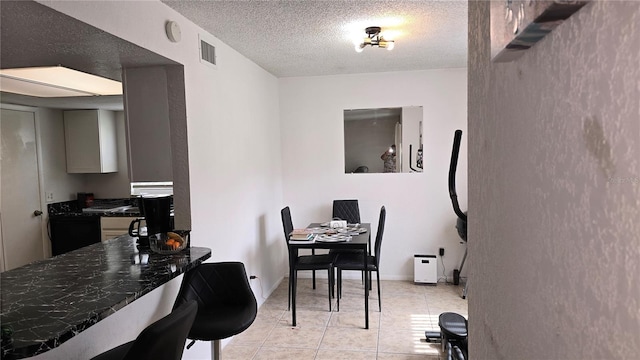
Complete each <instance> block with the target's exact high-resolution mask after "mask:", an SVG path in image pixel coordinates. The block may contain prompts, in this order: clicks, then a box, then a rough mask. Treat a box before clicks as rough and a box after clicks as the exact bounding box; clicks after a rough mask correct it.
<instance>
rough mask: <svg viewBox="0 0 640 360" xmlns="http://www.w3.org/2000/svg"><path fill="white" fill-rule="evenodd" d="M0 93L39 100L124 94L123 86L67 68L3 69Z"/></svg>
mask: <svg viewBox="0 0 640 360" xmlns="http://www.w3.org/2000/svg"><path fill="white" fill-rule="evenodd" d="M0 91H6V92H10V93H15V94H22V95H29V96H37V97H68V96H99V95H122V83H120V82H118V81H115V80H111V79H107V78H103V77H100V76H96V75H92V74H87V73H84V72H81V71H77V70H73V69H69V68H66V67H63V66H46V67H33V68H16V69H1V70H0Z"/></svg>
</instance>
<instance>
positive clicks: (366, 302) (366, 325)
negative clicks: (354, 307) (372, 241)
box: [363, 249, 370, 329]
mask: <svg viewBox="0 0 640 360" xmlns="http://www.w3.org/2000/svg"><path fill="white" fill-rule="evenodd" d="M363 253H364V256H363V258H364V267H363V269H366V268H367V258H368V256H367V249H364V252H363ZM363 272H364V328H365V329H368V328H369V286H368V285H367V284H368V283H369V276H370V275H369V272H368V271H366V270H365V271H363Z"/></svg>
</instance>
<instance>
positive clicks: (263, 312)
mask: <svg viewBox="0 0 640 360" xmlns="http://www.w3.org/2000/svg"><path fill="white" fill-rule="evenodd" d="M284 313H286V310H282V309H269V308H263V307H262V306H261V307H260V309H259V310H258V315H257V316H256V320H263V321H273V322H276V321H278V320H280V319H281V318H282V316H283V315H284Z"/></svg>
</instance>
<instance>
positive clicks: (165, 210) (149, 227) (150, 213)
mask: <svg viewBox="0 0 640 360" xmlns="http://www.w3.org/2000/svg"><path fill="white" fill-rule="evenodd" d="M171 200H172V199H171V196H148V197H142V198H141V199H140V202H139V204H138V206H139V208H140V215H141V216H144V219H142V218H140V219H136V220H133V221H132V222H131V224H130V225H129V235H131V236H137V237H138V245H139V246H141V247H148V246H149V236H151V235H155V234H160V233H166V232H169V231H171V230H173V227H172V226H171ZM143 220H144V221H145V223H146V229H145V227H141V226H140V223H141V221H143ZM145 230H146V231H145Z"/></svg>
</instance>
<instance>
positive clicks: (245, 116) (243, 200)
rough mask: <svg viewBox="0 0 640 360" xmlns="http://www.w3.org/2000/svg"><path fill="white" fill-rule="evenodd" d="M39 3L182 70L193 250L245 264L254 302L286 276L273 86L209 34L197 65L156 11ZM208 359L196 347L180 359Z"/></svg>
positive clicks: (165, 14)
mask: <svg viewBox="0 0 640 360" xmlns="http://www.w3.org/2000/svg"><path fill="white" fill-rule="evenodd" d="M42 3H43V4H45V5H47V6H49V7H51V8H53V9H55V10H58V11H60V12H62V13H65V14H67V15H70V16H72V17H75V18H77V19H79V20H81V21H84V22H87V23H89V24H91V25H93V26H96V27H98V28H100V29H103V30H105V31H107V32H109V33H112V34H114V35H116V36H119V37H121V38H123V39H125V40H127V41H130V42H133V43H135V44H137V45H139V46H142V47H145V48H147V49H149V50H151V51H154V52H156V53H158V54H160V55H163V56H165V57H167V58H170V59H172V60H175V61H177V62H179V63H181V64H183V65H184V74H185V93H186V112H187V131H188V143H189V159H188V161H189V172H190V174H189V178H190V184H189V185H190V188H191V199H190V201H191V209H190V210H191V222H192V230H193V231H192V236H191V238H192V241H193V245H194V246H204V247H209V248H211V249H212V252H213V256H212V259H211V260H212V261H227V260H239V261H242V262H244V263H245V265H246V267H247V271H248V272H249V273H250V274H255V275H257V276H259V278H260V279H259V280H253V281H252V286H253V290H254V292H255V293H256V294H258V301H259V302H262V298H261V297H260V294H263V295H264V296H265V297H266V296H268V294H269V293H270V292H271V291H272V289H273V288H274V287H275V286H277V284H278V283H279V282H280V281H281V279H282V277H283V274H284V273H285V272H286V268H287V261H286V247H285V244H284V242H283V240H282V225H281V222H280V213H279V211H280V207H281V204H282V179H281V172H282V168H281V158H280V124H279V117H278V112H279V109H278V103H279V101H278V83H277V80H276V78H275V77H274V76H272V75H270V74H269V73H267V72H266V71H265V70H263V69H262V68H260V67H259V66H257V65H256V64H254V63H252V62H251V61H249V60H248V59H246V58H245V57H243V56H242V55H240V54H238V53H237V52H236V51H235V50H233V49H231V48H229V47H228V46H226V45H225V44H223V43H221V42H219V41H218V40H217V39H216V38H215V37H212V36H211V35H208V34H205V36H206V37H207V39H209V41H211V43H212V44H213V45H215V46H216V55H217V59H218V66H217V69H212V68H210V67H207V66H205V65H202V64H200V62H199V61H198V58H199V52H198V33H201V32H202V30H201V29H200V28H198V27H196V26H195V25H194V24H193V23H191V22H189V21H188V20H186V19H185V18H184V17H182V16H181V15H179V14H178V13H177V12H175V11H173V10H172V9H170V8H169V7H167V6H165V5H164V4H162V3H160V2H155V1H154V2H147V1H135V2H126V1H125V2H112V1H100V2H76V1H72V2H59V1H42ZM167 20H174V21H177V22H178V23H179V24H180V27H181V30H182V41H181V42H179V43H171V42H170V41H169V40H168V39H167V38H166V36H165V32H164V24H165V22H166V21H167ZM258 281H261V284H262V288H263V289H264V292H261V287H260V286H259V284H258ZM138 301H141V302H145V301H147V300H145V298H142V299H140V300H138ZM88 341H90V339H89V340H88ZM101 346H102V345H99V344H97V345H96V347H94V348H92V349H90V350H91V351H95V350H97V349H98V348H99V347H101ZM90 350H84V351H85V354H87V353H88V352H89V351H90ZM208 351H209V349H208V346H207V344H206V343H200V344H199V345H196V346H195V347H194V348H192V349H191V350H189V351H187V352H186V353H185V358H207V357H208V356H209V355H208Z"/></svg>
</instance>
